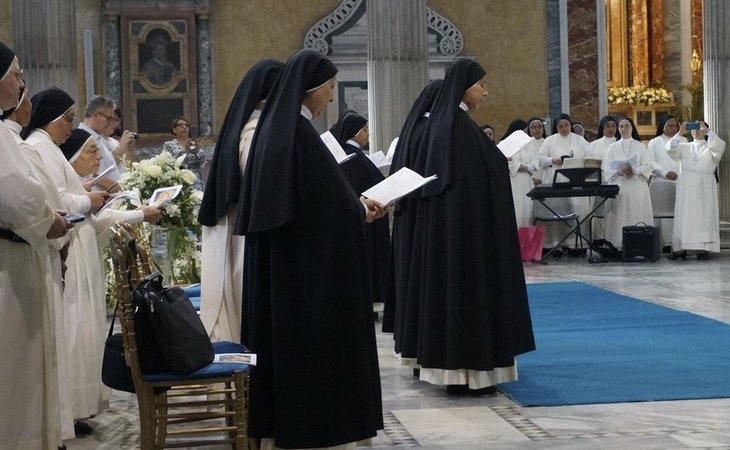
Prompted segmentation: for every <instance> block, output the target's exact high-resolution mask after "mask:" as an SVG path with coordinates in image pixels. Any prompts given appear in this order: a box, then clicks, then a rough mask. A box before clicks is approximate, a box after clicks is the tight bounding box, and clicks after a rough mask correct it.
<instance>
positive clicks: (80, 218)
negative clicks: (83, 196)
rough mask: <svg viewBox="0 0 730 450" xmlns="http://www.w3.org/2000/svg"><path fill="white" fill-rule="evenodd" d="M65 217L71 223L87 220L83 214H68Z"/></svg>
mask: <svg viewBox="0 0 730 450" xmlns="http://www.w3.org/2000/svg"><path fill="white" fill-rule="evenodd" d="M63 218H64V219H66V222H69V223H79V222H83V221H84V220H86V217H85V216H84V215H83V214H66V215H65V216H63Z"/></svg>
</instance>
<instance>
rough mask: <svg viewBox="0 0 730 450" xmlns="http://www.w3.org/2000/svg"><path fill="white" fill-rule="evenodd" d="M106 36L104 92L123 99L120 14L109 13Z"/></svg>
mask: <svg viewBox="0 0 730 450" xmlns="http://www.w3.org/2000/svg"><path fill="white" fill-rule="evenodd" d="M104 37H105V42H106V45H105V49H106V58H104V64H105V66H104V73H105V75H106V76H105V77H104V78H105V81H104V83H105V85H104V93H105V94H106V95H107V96H108V97H110V98H113V99H114V100H116V101H117V102H120V103H121V101H122V52H121V50H122V49H121V47H120V45H121V44H120V41H121V39H120V37H119V16H117V15H111V14H110V15H107V16H106V20H105V21H104Z"/></svg>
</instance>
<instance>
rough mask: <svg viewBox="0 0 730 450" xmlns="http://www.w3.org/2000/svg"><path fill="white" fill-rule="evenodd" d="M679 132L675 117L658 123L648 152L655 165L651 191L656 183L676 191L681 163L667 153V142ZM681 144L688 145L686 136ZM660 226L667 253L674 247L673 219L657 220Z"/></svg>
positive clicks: (680, 140) (665, 117)
mask: <svg viewBox="0 0 730 450" xmlns="http://www.w3.org/2000/svg"><path fill="white" fill-rule="evenodd" d="M677 131H679V122H677V119H676V118H675V117H674V116H670V115H664V116H662V117H660V118H659V122H658V123H657V131H656V137H654V138H653V139H652V140H650V141H649V144H648V145H647V150H648V151H649V153H651V156H652V158H654V164H653V166H652V176H651V183H650V184H649V190H652V189H656V188H657V187H658V186H654V188H652V187H651V185H653V184H654V183H668V184H666V185H665V186H664V187H665V189H662V190H663V191H665V192H667V191H668V192H667V193H668V194H671V193H672V192H674V191H675V190H676V184H677V177H679V172H680V168H679V162H678V161H675V160H674V159H673V158H672V157H670V156H669V154H668V153H667V142H669V140H670V139H671V138H672V137H674V135H675V134H677ZM679 142H680V143H686V142H687V139H686V138H685V137H684V136H680V137H679ZM657 220H658V222H659V223H658V224H657V225H660V226H661V233H662V238H661V240H662V250H663V251H665V252H668V251H669V248H670V246H671V245H672V229H673V227H674V220H673V219H657Z"/></svg>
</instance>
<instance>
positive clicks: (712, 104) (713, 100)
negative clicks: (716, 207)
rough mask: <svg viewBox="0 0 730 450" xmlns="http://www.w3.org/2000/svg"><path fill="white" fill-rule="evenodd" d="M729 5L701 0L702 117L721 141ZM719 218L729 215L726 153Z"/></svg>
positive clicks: (728, 117)
mask: <svg viewBox="0 0 730 450" xmlns="http://www.w3.org/2000/svg"><path fill="white" fill-rule="evenodd" d="M728 23H730V9H728V8H727V5H726V0H705V2H704V14H703V35H704V37H703V40H704V84H705V96H704V97H705V121H706V122H707V123H709V124H710V128H711V129H712V130H714V131H715V133H717V134H718V136H720V137H721V138H722V139H723V140H724V141H725V142H728V139H729V138H728V128H729V127H730V123H729V122H730V111H728V108H727V105H730V90H728V88H727V85H728V83H729V82H730V76H729V75H730V30H728V29H727V24H728ZM719 175H720V186H719V197H720V220H721V221H727V220H729V219H730V157H728V156H727V155H725V157H723V159H722V160H721V161H720V168H719Z"/></svg>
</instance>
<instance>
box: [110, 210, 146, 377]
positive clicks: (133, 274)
mask: <svg viewBox="0 0 730 450" xmlns="http://www.w3.org/2000/svg"><path fill="white" fill-rule="evenodd" d="M111 253H112V261H113V264H114V278H115V281H116V287H117V302H119V306H118V311H119V312H118V317H119V321H120V323H121V326H122V338H123V341H124V357H125V359H126V361H127V365H128V366H129V368H130V371H131V372H132V379H133V380H134V385H135V387H136V388H137V389H138V390H139V387H140V386H141V385H142V369H141V366H140V363H139V349H138V347H137V338H136V332H135V327H134V311H135V307H134V302H133V301H132V291H133V290H134V288H135V286H137V285H138V284H139V283H140V282H141V281H142V280H143V279H144V277H146V276H147V275H149V274H150V256H149V255H150V252H149V242H147V239H146V237H145V234H144V232H143V230H142V229H141V225H129V224H121V223H120V224H116V225H114V226H113V227H112V238H111Z"/></svg>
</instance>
